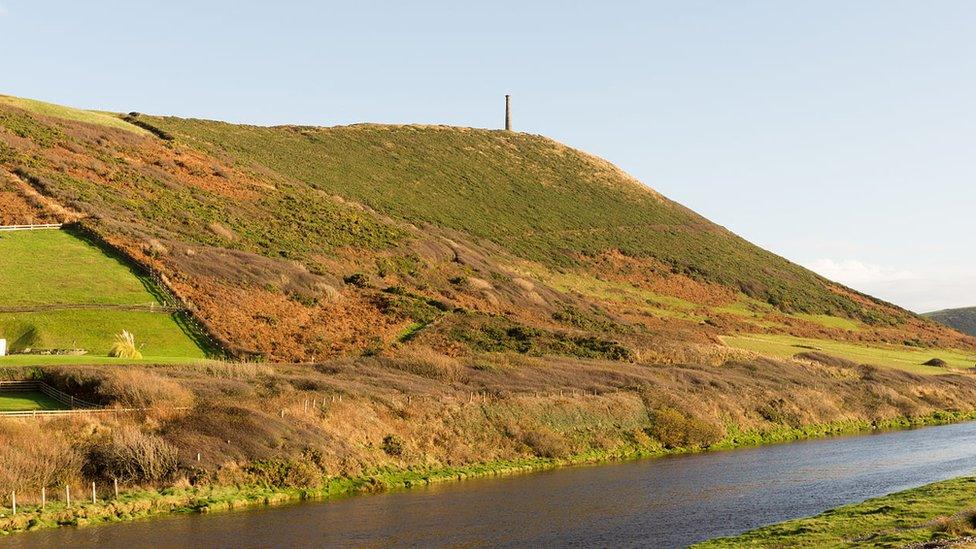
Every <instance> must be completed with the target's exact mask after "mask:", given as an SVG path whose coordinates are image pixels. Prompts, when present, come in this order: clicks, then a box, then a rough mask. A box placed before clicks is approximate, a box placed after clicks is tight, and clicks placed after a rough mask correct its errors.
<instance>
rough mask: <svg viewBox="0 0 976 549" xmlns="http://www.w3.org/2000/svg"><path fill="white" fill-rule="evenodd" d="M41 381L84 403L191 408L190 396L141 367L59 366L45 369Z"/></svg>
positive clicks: (183, 390)
mask: <svg viewBox="0 0 976 549" xmlns="http://www.w3.org/2000/svg"><path fill="white" fill-rule="evenodd" d="M43 378H44V381H46V382H47V383H49V384H50V385H53V386H54V387H57V388H58V389H61V390H62V391H65V392H67V393H70V394H73V395H75V396H78V397H79V398H82V399H85V400H92V401H94V402H96V403H99V404H119V405H121V406H124V407H126V408H162V407H167V408H181V407H189V406H192V405H193V393H191V392H190V391H189V390H188V389H186V388H185V387H183V386H182V385H180V384H178V383H176V382H174V381H172V380H170V379H167V378H164V377H161V376H159V375H156V374H155V373H153V372H152V371H150V370H147V369H144V368H110V369H106V368H98V367H93V366H73V367H72V366H62V367H55V368H50V369H45V370H44V373H43Z"/></svg>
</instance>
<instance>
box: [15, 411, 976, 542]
mask: <svg viewBox="0 0 976 549" xmlns="http://www.w3.org/2000/svg"><path fill="white" fill-rule="evenodd" d="M969 419H976V411H973V412H969V413H958V412H956V413H952V412H938V413H934V414H930V415H927V416H922V417H915V418H896V419H893V420H890V421H885V422H881V423H877V422H875V423H871V422H864V421H847V422H834V423H830V424H821V425H810V426H806V427H802V428H795V429H788V428H784V429H776V430H770V431H766V432H737V431H736V430H735V429H730V430H729V431H730V434H729V436H727V437H726V438H725V439H723V440H722V441H721V442H719V443H717V444H715V445H713V446H711V447H709V448H708V449H707V450H709V451H711V450H724V449H732V448H742V447H748V446H755V445H759V444H771V443H781V442H788V441H791V440H801V439H809V438H816V437H823V436H832V435H843V434H855V433H866V432H871V431H879V430H889V429H898V428H909V427H916V426H924V425H939V424H946V423H952V422H958V421H965V420H969ZM695 451H700V449H694V448H675V449H670V450H668V449H660V448H658V449H654V450H649V449H648V448H647V447H643V446H636V445H635V446H629V447H622V448H618V449H617V450H615V451H605V452H598V451H594V452H587V453H581V454H576V455H573V456H570V457H567V458H562V459H548V458H526V459H519V460H505V461H495V462H490V463H483V464H475V465H469V466H464V467H434V468H426V469H424V468H409V469H406V470H395V469H389V468H386V469H378V470H375V471H372V472H370V473H369V474H364V475H361V476H357V477H339V478H330V479H326V480H324V481H323V482H322V483H321V484H320V485H318V486H316V487H313V488H304V489H296V488H289V487H284V486H259V485H240V486H234V485H216V484H210V485H206V486H188V487H172V488H167V489H164V490H158V491H157V490H130V491H125V492H123V493H122V494H120V496H119V498H118V499H117V500H116V499H112V500H99V501H98V502H96V503H94V504H93V503H91V502H90V501H89V502H86V503H79V502H76V503H74V505H73V506H72V507H67V506H65V505H64V504H63V503H60V502H51V503H49V504H48V505H47V506H46V508H44V509H41V508H39V506H21V507H20V508H19V509H18V513H17V515H15V516H14V515H11V514H10V511H9V510H8V511H7V513H6V514H4V515H0V533H3V534H12V533H15V532H24V531H31V530H37V529H42V528H51V527H57V526H88V525H94V524H103V523H111V522H121V521H127V520H134V519H140V518H148V517H153V516H159V515H164V514H173V513H209V512H221V511H229V510H235V509H241V508H246V507H256V506H267V505H279V504H285V503H293V502H299V501H309V500H325V499H329V498H336V497H341V496H346V495H350V494H355V493H368V492H377V491H382V490H392V489H403V488H410V487H413V486H420V485H426V484H431V483H435V482H445V481H451V480H462V479H465V478H476V477H487V476H495V475H506V474H517V473H523V472H529V471H539V470H543V469H551V468H556V467H563V466H571V465H579V464H585V463H600V462H610V461H618V460H624V459H639V458H650V457H661V456H665V455H673V454H679V453H689V452H695Z"/></svg>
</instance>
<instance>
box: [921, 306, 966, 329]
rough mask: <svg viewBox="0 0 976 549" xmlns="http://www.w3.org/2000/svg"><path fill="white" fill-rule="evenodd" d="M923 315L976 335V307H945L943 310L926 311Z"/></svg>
mask: <svg viewBox="0 0 976 549" xmlns="http://www.w3.org/2000/svg"><path fill="white" fill-rule="evenodd" d="M923 316H925V317H926V318H929V319H932V320H934V321H936V322H938V323H940V324H945V325H946V326H949V327H950V328H954V329H956V330H959V331H960V332H962V333H964V334H969V335H971V336H976V307H966V308H962V309H945V310H943V311H935V312H932V313H926V314H924V315H923Z"/></svg>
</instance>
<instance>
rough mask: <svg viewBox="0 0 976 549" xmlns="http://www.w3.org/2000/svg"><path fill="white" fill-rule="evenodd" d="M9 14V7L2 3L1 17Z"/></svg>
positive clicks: (0, 5) (0, 6)
mask: <svg viewBox="0 0 976 549" xmlns="http://www.w3.org/2000/svg"><path fill="white" fill-rule="evenodd" d="M4 15H7V8H6V7H4V5H3V4H0V17H3V16H4Z"/></svg>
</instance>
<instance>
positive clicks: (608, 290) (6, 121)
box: [0, 97, 976, 533]
mask: <svg viewBox="0 0 976 549" xmlns="http://www.w3.org/2000/svg"><path fill="white" fill-rule="evenodd" d="M36 222H60V223H64V224H65V227H66V230H64V231H60V232H50V233H47V232H44V233H41V232H32V233H27V234H23V233H19V234H21V236H16V237H10V238H9V239H8V238H7V237H6V236H4V237H3V238H0V306H3V302H2V300H6V306H7V307H12V308H16V307H29V308H35V309H36V308H42V307H43V308H45V309H47V308H50V309H51V310H44V311H33V310H32V311H30V312H29V315H25V316H24V317H18V318H26V320H24V322H29V323H30V327H29V329H20V328H16V327H14V328H11V327H10V326H4V325H3V324H0V330H8V331H14V330H20V331H19V332H18V333H19V334H20V335H17V336H16V337H17V339H20V338H22V337H25V336H26V335H27V334H28V332H29V333H30V334H32V335H31V336H30V337H33V338H35V340H43V341H49V343H47V342H45V343H43V344H44V345H52V346H62V345H67V344H68V343H66V341H71V342H73V341H75V340H79V341H80V340H82V339H83V338H87V341H88V343H86V345H89V346H91V347H92V348H93V349H95V350H96V353H95V354H98V351H99V349H100V348H99V345H100V344H101V343H100V342H102V341H104V339H105V337H106V335H107V334H109V333H112V332H114V331H116V330H118V329H119V328H120V327H125V329H132V330H133V331H135V332H136V333H137V336H140V337H142V341H144V342H145V344H146V349H147V350H148V349H150V348H152V349H160V350H159V351H158V354H159V355H164V354H165V355H171V356H172V355H179V356H178V357H177V360H175V361H174V360H164V358H171V356H170V357H161V356H158V355H157V356H153V357H148V358H147V361H146V362H160V363H162V362H170V363H171V362H179V364H110V361H109V360H108V359H100V360H98V361H97V362H98V363H97V364H96V365H81V366H79V365H61V366H37V363H38V362H43V361H39V360H38V359H37V357H34V356H30V355H21V356H15V357H8V359H7V361H6V362H3V363H0V380H4V379H25V378H36V379H40V380H43V381H44V382H45V383H47V384H49V385H51V386H53V387H55V388H58V389H59V390H62V391H65V392H67V393H70V394H72V395H73V396H77V397H79V398H82V399H85V400H88V401H90V402H93V403H96V404H100V405H105V406H119V407H122V408H139V409H141V411H140V412H138V413H133V414H126V415H119V416H111V417H109V416H99V417H78V418H76V420H72V421H50V422H39V423H37V424H28V423H21V422H6V421H0V440H2V441H3V443H2V444H0V462H2V463H4V464H9V466H6V467H4V468H2V469H0V506H2V505H4V501H3V498H4V497H6V496H4V494H10V493H12V492H14V491H16V493H17V497H18V502H19V505H21V507H20V508H19V512H18V514H17V515H16V516H14V515H12V514H11V513H7V512H6V511H4V512H0V533H8V532H11V531H16V530H24V529H28V528H30V529H34V528H38V527H42V526H49V525H56V524H68V523H74V522H78V523H82V522H84V523H93V522H99V521H108V520H117V519H122V518H132V517H135V516H144V515H150V514H157V513H163V512H169V511H171V510H174V509H179V510H188V509H200V510H213V509H220V508H225V509H228V508H235V507H238V506H240V505H242V504H246V503H248V502H258V503H260V502H272V501H273V502H278V501H283V500H285V499H289V498H296V499H297V498H310V497H319V496H323V497H324V496H329V495H336V494H340V493H345V492H349V491H354V490H376V489H381V488H384V487H388V486H410V485H414V484H418V483H420V484H423V483H427V482H430V481H432V480H437V479H448V478H462V477H465V476H469V475H484V474H492V473H496V472H501V471H517V470H526V469H531V468H538V467H551V466H556V465H562V464H570V463H580V462H584V461H596V460H607V459H620V458H630V457H637V456H651V455H663V454H667V453H672V452H686V451H694V450H701V449H711V448H729V447H734V446H741V445H751V444H757V443H762V442H773V441H785V440H793V439H796V438H802V437H810V436H824V435H827V434H836V433H844V432H855V431H860V430H870V429H878V428H888V427H898V426H910V425H920V424H926V423H937V422H946V421H954V420H961V419H968V418H973V417H976V410H974V407H973V404H972V403H973V402H974V401H976V375H974V374H973V372H972V371H971V370H970V368H971V366H972V364H973V363H976V339H973V338H972V337H970V336H966V335H964V334H961V333H959V332H957V331H955V330H953V329H951V328H948V327H945V326H942V325H939V324H937V323H935V322H932V321H930V320H927V319H925V318H922V317H919V316H917V315H914V314H912V313H910V312H908V311H905V310H903V309H900V308H898V307H896V306H894V305H891V304H887V303H884V302H881V301H879V300H876V299H874V298H871V297H869V296H866V295H862V294H859V293H857V292H855V291H853V290H851V289H849V288H845V287H843V286H841V285H838V284H836V283H833V282H831V281H829V280H826V279H824V278H822V277H820V276H817V275H816V274H814V273H812V272H810V271H807V270H805V269H803V268H801V267H799V266H797V265H794V264H792V263H790V262H789V261H787V260H785V259H783V258H781V257H778V256H776V255H775V254H773V253H770V252H768V251H765V250H762V249H760V248H758V247H756V246H754V245H752V244H750V243H749V242H747V241H745V240H743V239H741V238H739V237H738V236H736V235H735V234H733V233H731V232H730V231H728V230H726V229H724V228H722V227H720V226H717V225H715V224H714V223H711V222H709V221H708V220H706V219H704V218H702V217H701V216H699V215H697V214H695V213H694V212H692V211H690V210H689V209H687V208H685V207H683V206H681V205H679V204H677V203H675V202H673V201H670V200H668V199H667V198H665V197H663V196H661V195H660V194H658V193H656V192H654V191H653V190H651V189H649V188H648V187H646V186H644V185H642V184H641V183H639V182H637V181H635V180H634V179H633V178H631V177H629V176H628V175H627V174H625V173H623V172H622V171H620V170H619V169H617V168H616V167H614V166H612V165H611V164H608V163H607V162H605V161H603V160H600V159H598V158H594V157H592V156H590V155H588V154H586V153H584V152H581V151H577V150H574V149H572V148H570V147H567V146H565V145H562V144H559V143H556V142H554V141H552V140H550V139H547V138H545V137H541V136H534V135H528V134H522V133H514V132H505V131H492V130H479V129H471V128H454V127H442V126H382V125H369V124H364V125H355V126H345V127H336V128H313V127H299V126H282V127H271V128H267V127H255V126H243V125H232V124H226V123H221V122H213V121H205V120H185V119H179V118H172V117H156V116H147V115H142V114H138V113H129V114H119V115H116V114H112V113H104V112H92V111H81V110H77V109H72V108H69V107H62V106H57V105H49V104H46V103H41V102H37V101H31V100H25V99H19V98H11V97H0V224H7V225H9V224H23V223H36ZM11 258H13V259H12V260H11ZM152 300H156V302H158V303H160V304H168V303H172V304H173V306H174V309H178V310H179V311H181V313H180V314H179V315H176V316H170V315H169V314H160V312H159V311H156V310H155V307H153V308H152V310H151V311H145V310H131V309H132V307H144V305H140V304H145V303H147V302H150V301H152ZM75 305H81V306H83V307H82V308H81V309H78V308H77V307H75V308H72V306H75ZM164 312H166V313H168V311H164ZM184 312H185V313H186V315H187V316H183V313H184ZM2 314H3V313H0V322H2ZM19 314H23V312H22V311H21V312H20V313H19ZM37 314H44V315H47V316H46V317H45V318H43V319H42V318H39V317H37V316H36V315H37ZM118 314H126V315H129V314H132V315H135V314H138V315H154V316H151V319H152V321H154V322H159V323H160V324H159V325H158V326H157V327H153V326H150V325H149V324H147V323H145V322H144V321H146V319H145V318H141V319H140V318H135V317H133V316H129V317H127V318H125V319H124V320H119V319H117V318H114V315H118ZM30 315H34V316H30ZM82 315H83V317H82ZM18 322H21V320H18ZM133 326H137V328H132V327H133ZM157 332H158V333H157ZM154 337H158V339H156V340H153V339H152V338H154ZM58 338H60V339H58ZM66 338H67V339H66ZM200 341H208V342H213V343H212V344H213V345H215V346H217V347H219V348H220V349H219V350H220V352H222V353H224V354H226V355H227V357H226V358H227V360H223V361H221V360H210V361H206V362H202V363H187V362H188V361H189V359H190V357H194V356H202V355H203V354H204V353H205V349H204V348H203V347H207V348H206V351H210V350H211V349H210V348H209V345H210V344H209V343H208V344H207V345H204V346H203V347H201V345H199V344H198V342H200ZM154 352H155V351H154ZM933 358H938V359H940V361H939V362H933V364H939V366H929V365H924V363H925V362H930V359H933ZM10 359H18V360H19V361H20V362H19V363H22V364H25V365H24V366H16V365H15V364H17V363H18V362H17V361H13V364H12V363H11V361H10ZM0 396H2V395H0ZM14 396H16V395H14ZM22 401H23V399H18V398H9V397H8V398H7V400H6V401H5V402H6V403H7V405H9V406H22V405H23V404H22ZM115 480H118V481H119V483H120V485H121V488H122V489H123V490H124V491H127V492H132V493H131V494H129V495H130V496H132V497H129V496H126V497H124V498H122V500H121V501H112V502H111V503H107V504H104V505H103V504H101V503H99V504H97V505H84V506H81V505H78V506H75V507H72V508H70V509H68V508H66V507H65V506H64V505H63V504H61V503H60V502H54V501H48V506H47V507H46V508H42V507H41V506H40V505H33V503H35V502H32V501H31V499H30V498H32V497H34V498H36V497H38V496H37V494H39V493H41V490H42V489H43V488H45V487H47V488H52V487H57V488H58V490H57V492H58V493H60V489H61V487H63V486H65V485H70V487H71V488H72V489H73V490H74V491H75V492H76V493H87V491H88V490H90V489H91V483H92V482H95V483H96V484H98V486H100V487H102V488H100V489H103V488H104V487H107V486H114V481H115ZM47 493H48V494H54V493H55V491H53V490H49V491H48V492H47Z"/></svg>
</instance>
